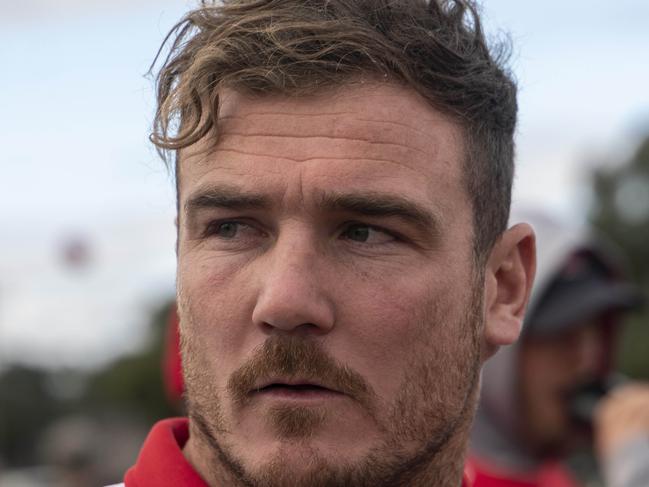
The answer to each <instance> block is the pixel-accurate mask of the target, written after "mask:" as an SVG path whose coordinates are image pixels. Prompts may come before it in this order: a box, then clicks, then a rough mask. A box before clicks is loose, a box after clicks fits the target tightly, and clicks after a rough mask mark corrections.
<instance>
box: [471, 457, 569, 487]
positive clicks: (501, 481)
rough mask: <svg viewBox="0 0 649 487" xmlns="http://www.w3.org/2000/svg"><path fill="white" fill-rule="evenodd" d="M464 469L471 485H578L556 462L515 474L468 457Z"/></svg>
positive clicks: (518, 486)
mask: <svg viewBox="0 0 649 487" xmlns="http://www.w3.org/2000/svg"><path fill="white" fill-rule="evenodd" d="M466 471H467V473H468V474H469V475H470V477H471V478H472V480H473V487H578V486H579V484H578V483H577V481H576V480H575V479H574V477H573V476H572V475H571V474H570V472H569V471H568V470H566V468H565V467H564V466H563V465H561V464H560V463H558V462H548V463H546V464H544V465H542V466H541V467H540V468H539V469H537V470H536V471H534V472H533V473H528V474H516V473H513V472H507V471H504V470H501V469H498V468H496V467H493V466H490V465H487V464H486V463H485V462H483V461H481V460H477V459H475V458H470V459H469V461H468V462H467V466H466Z"/></svg>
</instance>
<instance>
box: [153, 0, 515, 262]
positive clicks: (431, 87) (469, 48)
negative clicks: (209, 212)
mask: <svg viewBox="0 0 649 487" xmlns="http://www.w3.org/2000/svg"><path fill="white" fill-rule="evenodd" d="M165 46H167V47H168V54H167V56H166V57H165V58H164V60H163V65H162V67H161V68H160V71H159V73H158V77H157V97H158V98H157V102H158V107H157V111H156V116H155V121H154V126H153V133H152V134H151V140H152V142H153V143H154V144H155V145H156V146H157V148H158V150H159V151H160V152H161V154H162V155H163V157H164V158H165V160H166V161H167V162H169V160H170V157H169V156H170V155H171V154H176V155H177V153H178V150H180V149H182V148H185V147H187V146H189V145H192V144H194V143H195V142H197V141H199V140H200V139H202V138H203V137H205V136H206V135H207V134H208V133H210V132H211V131H215V130H216V128H217V120H218V111H219V93H220V92H221V89H222V88H223V87H226V86H227V87H230V88H234V89H236V90H239V91H244V92H248V93H254V94H258V95H264V94H285V95H291V96H305V95H309V94H313V93H314V92H315V91H317V90H321V89H323V88H327V87H332V86H338V85H342V84H345V83H349V82H352V81H354V79H357V78H359V77H362V76H364V77H368V76H369V77H376V78H379V79H388V80H389V81H391V82H394V83H397V84H400V85H404V86H407V87H410V88H412V89H414V90H415V91H416V92H418V93H419V94H420V95H422V96H423V97H424V98H425V99H426V100H428V102H429V103H430V104H431V106H432V107H434V108H435V109H437V110H439V111H441V112H443V113H445V114H447V115H449V116H451V117H452V118H453V119H454V120H456V121H457V122H459V123H460V124H461V126H462V127H463V128H464V133H465V149H466V158H465V163H464V179H465V186H466V188H467V191H468V194H469V196H470V198H471V202H472V206H473V220H474V235H475V236H474V249H475V254H476V257H477V258H479V259H480V260H482V258H483V257H485V256H486V254H487V252H488V250H489V249H491V247H492V245H493V243H494V242H495V241H496V239H497V238H498V237H499V235H500V234H501V233H502V232H503V231H504V229H505V228H506V225H507V220H508V217H509V207H510V199H511V186H512V178H513V158H514V142H513V135H514V130H515V125H516V112H517V103H516V86H515V83H514V82H513V80H512V79H511V75H510V74H509V73H508V71H507V70H506V69H505V68H504V65H505V62H506V61H507V57H508V56H507V53H508V49H507V48H508V43H499V44H497V45H494V46H491V48H490V46H489V45H488V43H487V41H486V39H485V35H484V33H483V29H482V26H481V22H480V17H479V15H478V11H477V6H476V5H475V3H474V2H473V1H471V0H223V1H222V2H208V1H203V2H201V5H200V7H199V8H197V9H195V10H193V11H191V12H189V13H188V14H187V15H186V16H185V17H184V18H183V19H182V20H181V21H180V22H179V23H178V24H176V26H175V27H174V28H173V29H172V31H171V32H170V33H169V34H168V36H167V38H166V39H165V42H164V43H163V47H162V48H161V52H162V51H163V49H164V48H165ZM160 57H161V56H160V52H159V53H158V56H157V57H156V60H157V59H159V58H160ZM155 64H156V63H155V62H154V65H155ZM175 160H176V174H177V172H178V171H177V170H178V158H177V157H176V158H175Z"/></svg>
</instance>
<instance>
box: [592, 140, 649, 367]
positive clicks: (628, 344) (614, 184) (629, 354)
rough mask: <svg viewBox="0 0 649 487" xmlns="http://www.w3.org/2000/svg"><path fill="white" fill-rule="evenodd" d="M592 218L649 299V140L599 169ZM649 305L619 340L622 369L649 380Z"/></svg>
mask: <svg viewBox="0 0 649 487" xmlns="http://www.w3.org/2000/svg"><path fill="white" fill-rule="evenodd" d="M593 190H594V200H593V206H592V208H591V214H590V219H591V221H592V223H593V225H594V226H595V228H597V229H598V230H599V231H601V232H602V233H603V234H605V235H607V236H608V237H609V238H610V239H611V240H612V241H613V242H614V243H616V244H617V245H618V246H619V247H620V249H621V250H622V252H623V254H624V255H625V257H626V259H627V263H628V270H629V273H630V276H631V277H632V278H633V280H634V281H635V282H636V283H638V284H639V285H640V286H641V288H642V289H643V290H644V291H645V294H646V295H648V296H649V136H648V137H647V138H645V139H644V140H643V141H642V142H641V143H640V145H639V147H638V149H637V150H636V151H635V153H634V154H633V155H632V156H631V158H630V159H629V160H628V161H624V162H623V163H622V164H619V165H616V166H615V168H614V169H601V170H599V171H597V172H596V173H595V174H594V178H593ZM648 350H649V307H648V306H645V308H644V310H642V312H641V313H639V314H637V315H636V316H633V317H632V318H631V319H630V320H629V323H628V326H627V327H626V329H625V332H624V335H623V337H622V341H621V353H620V368H621V370H622V371H623V372H624V373H626V374H628V375H630V376H632V377H636V378H643V379H649V353H648V352H647V351H648Z"/></svg>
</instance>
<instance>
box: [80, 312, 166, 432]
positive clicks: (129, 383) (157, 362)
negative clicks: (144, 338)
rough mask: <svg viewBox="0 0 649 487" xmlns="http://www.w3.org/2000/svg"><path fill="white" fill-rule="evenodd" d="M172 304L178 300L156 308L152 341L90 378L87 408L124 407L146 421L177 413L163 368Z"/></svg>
mask: <svg viewBox="0 0 649 487" xmlns="http://www.w3.org/2000/svg"><path fill="white" fill-rule="evenodd" d="M171 306H175V302H173V301H170V302H165V303H164V304H163V305H162V306H160V307H158V308H157V309H155V310H154V312H153V314H152V316H151V320H150V323H149V326H150V332H149V337H150V338H149V343H148V345H147V346H146V347H145V348H144V349H143V350H141V351H140V352H138V353H137V354H136V355H130V356H126V357H123V358H121V359H120V360H118V361H117V362H115V363H113V364H112V365H111V366H110V367H108V368H106V369H104V370H102V371H100V372H98V373H97V374H95V375H93V376H91V377H90V378H89V380H88V386H87V391H86V394H85V397H84V399H83V401H84V403H85V407H87V408H92V409H102V408H109V409H112V410H123V411H125V412H128V413H131V414H136V415H138V416H139V417H141V418H142V419H143V420H145V421H147V422H154V421H157V420H158V419H161V418H165V417H169V416H173V415H177V414H178V412H177V411H174V409H173V407H172V405H170V404H169V403H168V400H167V397H166V395H165V391H164V385H163V382H162V381H163V376H162V368H161V367H162V356H163V353H164V339H165V332H166V327H167V322H168V319H169V313H170V309H171Z"/></svg>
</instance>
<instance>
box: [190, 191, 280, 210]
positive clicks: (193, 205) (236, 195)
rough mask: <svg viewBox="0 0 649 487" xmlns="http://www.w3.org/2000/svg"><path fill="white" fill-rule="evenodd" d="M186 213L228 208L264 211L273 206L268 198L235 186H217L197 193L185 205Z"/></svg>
mask: <svg viewBox="0 0 649 487" xmlns="http://www.w3.org/2000/svg"><path fill="white" fill-rule="evenodd" d="M184 206H185V212H186V213H191V212H193V211H196V210H200V209H203V208H226V209H236V210H244V209H246V210H248V209H263V208H268V207H269V206H271V203H270V200H269V198H268V197H266V196H264V195H261V194H257V193H248V192H246V191H243V190H241V189H239V188H236V187H233V186H215V187H209V188H206V189H202V190H199V191H197V192H196V193H195V194H193V195H192V196H190V198H189V199H188V200H187V202H186V203H185V205H184Z"/></svg>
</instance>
